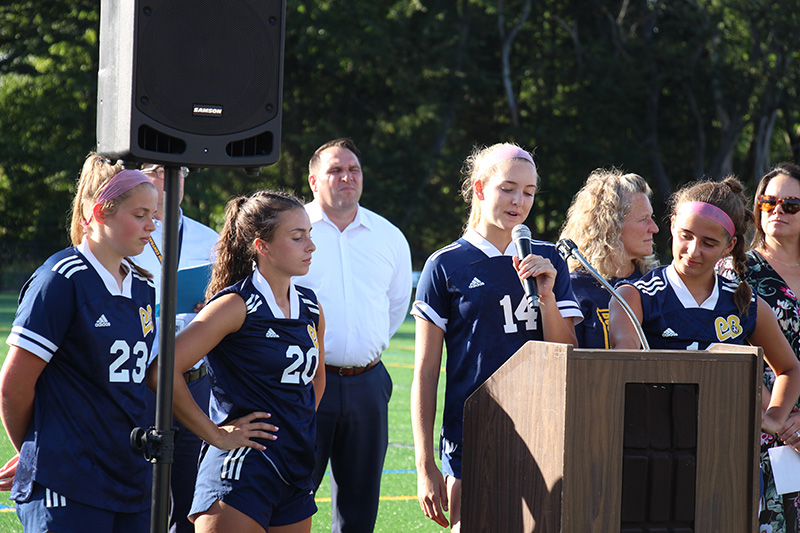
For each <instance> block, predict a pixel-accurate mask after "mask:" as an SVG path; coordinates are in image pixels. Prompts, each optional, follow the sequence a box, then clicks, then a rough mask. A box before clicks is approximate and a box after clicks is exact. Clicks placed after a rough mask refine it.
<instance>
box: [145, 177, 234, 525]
mask: <svg viewBox="0 0 800 533" xmlns="http://www.w3.org/2000/svg"><path fill="white" fill-rule="evenodd" d="M142 172H144V174H145V176H147V177H148V178H149V179H150V181H151V182H153V185H155V187H156V191H157V192H158V210H157V211H156V213H155V219H156V220H155V223H156V229H155V231H154V232H153V233H151V234H150V243H149V244H148V245H147V246H145V247H144V251H143V252H142V253H141V254H139V255H137V256H136V257H132V258H131V259H132V260H133V262H134V263H136V264H137V265H139V266H140V267H142V268H144V269H146V270H147V271H149V272H150V273H151V274H153V281H154V282H155V284H156V314H158V309H159V303H160V301H161V262H162V260H163V256H164V250H163V244H162V240H163V234H164V224H163V223H162V221H161V215H162V214H163V208H164V167H162V166H161V165H151V164H145V165H143V167H142ZM180 172H181V174H180V178H179V180H178V203H180V202H181V201H182V200H183V184H184V180H185V178H186V175H187V174H188V173H189V171H188V169H187V168H185V167H183V168H181V171H180ZM178 219H179V222H178V270H179V271H180V270H182V269H187V268H191V267H198V266H201V265H209V264H210V263H211V262H212V255H213V251H214V247H215V246H216V244H217V239H218V238H219V235H217V232H216V231H214V230H213V229H211V228H209V227H208V226H204V225H203V224H201V223H200V222H197V221H196V220H192V219H191V218H189V217H185V216H183V211H180V212H179V217H178ZM195 292H197V294H198V295H199V294H201V293H204V292H205V286H203V287H198V289H197V290H196V291H195ZM195 303H196V304H202V303H203V297H201V296H198V301H197V302H195ZM181 311H182V310H181V309H178V313H177V314H176V315H175V333H178V332H179V331H180V330H181V329H183V328H184V327H186V326H187V325H188V324H189V322H191V321H192V319H193V318H194V317H195V316H196V313H194V312H181ZM203 361H204V360H200V362H198V364H197V365H195V367H194V368H192V369H190V370H189V371H188V372H186V373H185V374H184V375H183V377H184V379H185V380H186V383H187V384H188V385H189V390H190V391H191V393H192V396H193V397H194V398H195V400H196V401H197V405H200V406H201V407H204V408H205V410H206V411H208V398H209V395H210V393H211V383H210V381H209V379H208V377H207V373H206V367H205V363H204V362H203ZM149 399H150V402H151V405H149V406H148V407H149V409H150V416H151V417H153V419H152V420H151V422H154V421H155V418H154V417H155V395H151V396H150V398H149ZM175 425H176V426H177V427H178V432H177V433H176V434H175V443H174V445H175V448H174V452H173V459H174V462H173V464H172V476H171V483H170V484H171V485H172V513H171V518H170V531H171V532H172V533H185V532H190V531H194V524H192V523H191V522H189V519H188V518H187V515H188V514H189V509H190V508H191V505H192V497H193V496H194V482H195V479H196V477H197V458H198V456H199V455H200V445H201V444H202V442H201V441H200V439H198V438H197V437H196V436H195V435H194V434H193V433H192V432H191V431H189V430H187V429H186V428H185V427H183V425H181V424H180V423H179V422H178V421H175Z"/></svg>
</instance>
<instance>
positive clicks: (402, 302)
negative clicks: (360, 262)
mask: <svg viewBox="0 0 800 533" xmlns="http://www.w3.org/2000/svg"><path fill="white" fill-rule="evenodd" d="M395 250H396V252H397V255H396V259H395V268H394V276H392V282H391V285H390V286H389V291H388V295H389V336H390V337H391V336H392V335H394V334H395V333H396V332H397V330H398V329H399V328H400V325H401V324H402V323H403V320H405V319H406V315H407V314H408V303H409V301H410V300H411V249H410V248H409V246H408V241H406V238H405V237H404V236H403V234H402V233H400V232H399V231H398V241H397V244H396V246H395Z"/></svg>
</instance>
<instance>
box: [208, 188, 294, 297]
mask: <svg viewBox="0 0 800 533" xmlns="http://www.w3.org/2000/svg"><path fill="white" fill-rule="evenodd" d="M292 209H303V202H302V201H301V200H300V199H299V198H297V197H296V196H294V195H291V194H289V193H286V192H283V191H258V192H255V193H253V194H252V195H250V196H239V197H237V198H234V199H232V200H230V201H229V202H228V205H226V206H225V225H224V226H223V228H222V233H220V236H219V241H218V242H217V248H216V253H217V258H216V262H215V263H214V270H213V273H212V274H211V281H210V282H209V284H208V288H207V289H206V299H209V298H211V297H212V296H214V295H215V294H216V293H218V292H219V291H221V290H222V289H224V288H225V287H228V286H230V285H233V284H234V283H236V282H237V281H239V280H241V279H244V278H246V277H247V276H249V275H250V273H251V272H252V271H253V263H254V262H255V260H256V255H257V254H256V250H255V247H254V245H253V242H254V241H255V240H256V239H262V240H264V241H267V242H269V241H271V240H272V237H273V236H274V235H275V230H276V229H277V228H278V215H280V214H281V213H283V212H284V211H291V210H292Z"/></svg>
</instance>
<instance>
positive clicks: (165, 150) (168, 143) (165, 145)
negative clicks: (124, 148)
mask: <svg viewBox="0 0 800 533" xmlns="http://www.w3.org/2000/svg"><path fill="white" fill-rule="evenodd" d="M137 138H138V143H139V148H141V149H142V150H147V151H149V152H158V153H160V154H175V155H180V154H182V153H183V152H185V151H186V142H185V141H184V140H183V139H178V138H177V137H173V136H171V135H167V134H166V133H164V132H162V131H158V130H156V129H154V128H151V127H150V126H147V125H142V126H139V134H138V136H137Z"/></svg>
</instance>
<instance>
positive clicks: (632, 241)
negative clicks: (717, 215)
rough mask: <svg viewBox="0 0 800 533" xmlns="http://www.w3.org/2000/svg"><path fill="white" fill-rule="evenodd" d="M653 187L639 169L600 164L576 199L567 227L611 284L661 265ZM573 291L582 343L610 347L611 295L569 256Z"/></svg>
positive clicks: (570, 236)
mask: <svg viewBox="0 0 800 533" xmlns="http://www.w3.org/2000/svg"><path fill="white" fill-rule="evenodd" d="M651 195H652V191H651V190H650V187H649V186H648V185H647V182H645V181H644V178H642V177H641V176H639V175H638V174H623V173H622V171H620V170H617V169H609V170H606V169H597V170H595V171H593V172H592V173H591V174H590V175H589V178H588V179H587V180H586V183H585V184H584V185H583V187H582V188H581V190H580V191H578V193H577V194H576V195H575V197H574V198H573V200H572V205H571V206H570V207H569V210H568V211H567V219H566V221H565V222H564V226H563V228H562V230H561V237H560V238H562V239H571V240H572V241H574V242H575V244H576V245H577V246H578V249H579V250H580V251H581V254H582V255H583V256H584V257H585V258H586V260H587V261H589V263H590V264H591V265H592V266H593V267H594V268H595V270H597V272H598V273H599V274H600V275H601V276H603V277H604V278H606V279H607V280H608V281H609V282H610V283H611V285H614V284H615V283H616V282H617V281H619V280H623V279H630V280H634V279H638V278H640V277H641V276H642V275H644V274H646V273H647V272H649V271H651V270H652V269H653V268H655V267H656V266H657V265H658V263H657V262H656V259H655V256H654V255H653V234H654V233H658V226H656V223H655V222H654V221H653V208H652V206H651V205H650V196H651ZM568 263H569V267H570V271H571V273H570V278H571V279H572V290H573V292H574V293H575V298H576V299H577V300H578V303H579V304H580V307H581V312H582V313H583V317H584V319H583V322H581V323H580V324H578V325H576V327H575V334H576V336H577V337H578V344H579V345H580V346H581V348H609V347H610V345H609V340H608V302H609V299H610V295H609V294H608V292H606V290H605V289H603V287H602V286H601V285H600V283H598V282H597V280H595V279H594V278H593V277H592V275H591V274H589V272H587V271H586V270H585V269H584V268H583V267H582V266H581V265H580V263H578V261H576V260H575V259H570V260H569V261H568Z"/></svg>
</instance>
